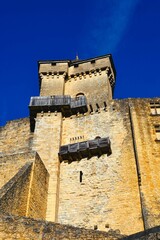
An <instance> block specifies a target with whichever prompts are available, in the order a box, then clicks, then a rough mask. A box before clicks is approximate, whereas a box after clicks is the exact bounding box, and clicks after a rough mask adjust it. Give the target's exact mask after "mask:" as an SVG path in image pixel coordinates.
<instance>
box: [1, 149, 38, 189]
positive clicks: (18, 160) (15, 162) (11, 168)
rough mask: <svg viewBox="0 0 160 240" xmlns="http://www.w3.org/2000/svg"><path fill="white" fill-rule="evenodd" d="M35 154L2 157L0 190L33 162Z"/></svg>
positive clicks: (26, 153)
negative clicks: (27, 164)
mask: <svg viewBox="0 0 160 240" xmlns="http://www.w3.org/2000/svg"><path fill="white" fill-rule="evenodd" d="M34 159H35V152H32V151H31V152H24V153H17V154H9V155H4V156H1V157H0V176H1V177H0V188H2V186H3V185H4V184H6V183H7V182H8V181H9V180H10V179H11V178H12V177H14V175H15V174H16V173H17V172H18V171H19V170H20V169H21V168H22V167H23V166H24V165H25V163H27V162H33V161H34Z"/></svg>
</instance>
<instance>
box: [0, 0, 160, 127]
mask: <svg viewBox="0 0 160 240" xmlns="http://www.w3.org/2000/svg"><path fill="white" fill-rule="evenodd" d="M0 29H1V37H0V83H1V85H0V96H1V105H0V106H1V107H0V125H4V124H5V123H6V121H8V120H12V119H17V118H22V117H26V116H28V104H29V99H30V96H37V95H39V92H38V89H39V88H38V74H37V61H38V60H47V59H74V58H75V55H76V52H78V54H79V58H80V59H85V58H91V57H94V56H98V55H103V54H107V53H111V54H112V55H113V59H114V63H115V67H116V70H117V83H116V88H115V96H114V97H115V98H128V97H132V98H135V97H142V98H143V97H158V96H160V94H159V93H160V92H159V91H160V89H159V88H160V77H159V70H160V59H159V56H160V0H81V1H75V0H59V1H56V0H45V1H41V0H27V1H26V0H24V1H22V0H21V1H20V0H14V1H13V0H8V1H1V6H0Z"/></svg>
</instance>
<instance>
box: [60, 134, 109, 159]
mask: <svg viewBox="0 0 160 240" xmlns="http://www.w3.org/2000/svg"><path fill="white" fill-rule="evenodd" d="M111 153H112V151H111V143H110V140H109V137H107V138H96V139H94V140H89V141H84V142H78V143H73V144H68V145H63V146H61V147H60V150H59V158H60V161H61V162H62V161H63V160H68V161H70V162H72V161H76V160H80V159H82V158H91V157H92V156H98V157H100V156H101V155H102V154H107V156H109V155H110V154H111Z"/></svg>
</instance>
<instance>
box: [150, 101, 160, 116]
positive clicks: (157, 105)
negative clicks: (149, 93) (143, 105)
mask: <svg viewBox="0 0 160 240" xmlns="http://www.w3.org/2000/svg"><path fill="white" fill-rule="evenodd" d="M150 109H151V115H160V102H150Z"/></svg>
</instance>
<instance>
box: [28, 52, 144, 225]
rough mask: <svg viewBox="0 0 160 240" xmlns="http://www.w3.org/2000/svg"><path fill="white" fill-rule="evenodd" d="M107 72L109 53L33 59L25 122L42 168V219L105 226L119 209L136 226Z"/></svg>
mask: <svg viewBox="0 0 160 240" xmlns="http://www.w3.org/2000/svg"><path fill="white" fill-rule="evenodd" d="M115 75H116V72H115V68H114V65H113V61H112V56H111V55H105V56H102V57H96V58H92V59H88V60H83V61H81V60H75V61H69V60H66V61H65V60H64V61H39V79H40V96H39V97H32V98H31V101H30V121H31V131H32V132H34V140H33V149H34V150H35V151H37V152H38V154H39V155H40V158H41V159H42V161H43V162H44V164H45V166H46V168H47V170H48V172H49V174H50V180H49V190H48V203H47V213H46V219H47V220H50V221H56V222H60V223H64V224H72V225H75V226H79V227H86V228H92V229H93V228H95V229H100V230H108V229H107V228H113V229H115V228H119V223H120V222H121V224H122V222H123V223H124V225H126V223H125V221H124V215H125V212H126V211H127V212H130V217H129V219H127V220H126V221H127V225H128V223H129V222H130V223H132V224H133V222H134V224H133V225H134V227H135V228H136V229H137V230H141V229H142V228H143V224H142V220H141V218H140V216H141V207H140V198H139V195H138V184H137V172H136V166H135V163H134V161H135V160H134V152H133V142H132V141H129V138H131V130H130V126H129V122H128V120H127V119H126V116H127V113H126V112H125V110H126V106H125V104H122V103H119V102H117V103H116V104H115V103H114V101H113V100H112V95H113V91H114V85H115ZM117 109H120V111H119V112H117V111H116V110H117ZM122 113H123V114H122ZM125 115H126V116H125ZM128 148H130V151H128ZM125 159H127V164H126V160H125ZM128 164H129V165H128ZM126 172H128V173H127V175H129V176H130V180H129V181H128V178H127V176H126ZM126 192H127V194H126ZM131 196H132V197H134V202H133V201H132V198H131ZM128 203H130V204H128ZM135 205H136V209H135ZM124 208H125V211H124ZM133 209H134V210H133ZM122 218H123V221H122V220H121V219H122Z"/></svg>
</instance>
